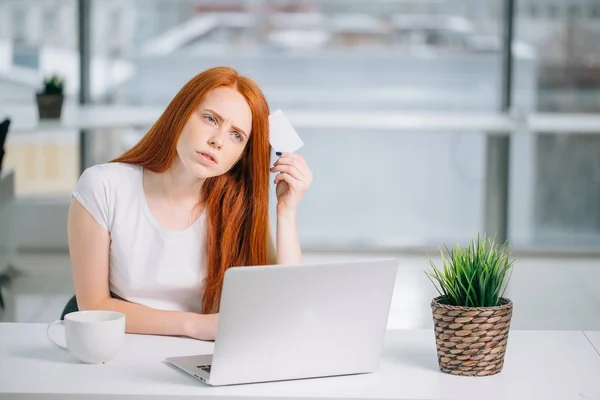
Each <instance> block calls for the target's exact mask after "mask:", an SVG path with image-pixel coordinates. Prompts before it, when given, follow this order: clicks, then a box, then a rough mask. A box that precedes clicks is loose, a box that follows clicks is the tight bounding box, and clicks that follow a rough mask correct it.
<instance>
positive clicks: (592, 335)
mask: <svg viewBox="0 0 600 400" xmlns="http://www.w3.org/2000/svg"><path fill="white" fill-rule="evenodd" d="M585 336H587V338H588V339H589V340H590V342H591V343H592V344H593V345H594V347H595V348H596V351H598V354H600V331H585Z"/></svg>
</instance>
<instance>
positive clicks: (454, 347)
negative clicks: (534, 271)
mask: <svg viewBox="0 0 600 400" xmlns="http://www.w3.org/2000/svg"><path fill="white" fill-rule="evenodd" d="M445 249H446V252H445V253H444V252H443V251H441V256H442V265H443V268H441V269H440V268H438V267H437V266H436V265H435V264H434V263H433V261H432V260H431V259H429V265H430V266H431V270H429V271H426V274H427V275H428V277H429V279H430V281H431V282H432V283H433V284H434V286H435V287H436V289H437V291H438V293H439V296H438V297H435V298H434V299H433V300H432V302H431V310H432V313H433V322H434V328H435V338H436V348H437V358H438V364H439V367H440V369H441V370H442V371H443V372H446V373H449V374H453V375H463V376H487V375H494V374H497V373H499V372H500V371H502V367H503V366H504V354H505V351H506V346H507V343H508V332H509V330H510V322H511V318H512V310H513V303H512V301H511V300H510V299H508V298H505V297H504V291H505V290H506V287H507V285H508V282H509V280H510V276H512V267H513V264H514V260H511V255H510V253H509V252H508V251H507V249H506V243H505V244H504V245H503V246H501V247H499V246H498V245H497V244H495V241H494V240H492V239H488V238H487V237H486V236H484V237H483V238H479V237H478V238H477V240H473V241H471V242H470V243H469V244H468V245H467V246H464V247H461V246H458V245H455V246H454V248H453V249H452V250H450V249H448V248H447V247H445ZM509 272H510V275H508V274H509Z"/></svg>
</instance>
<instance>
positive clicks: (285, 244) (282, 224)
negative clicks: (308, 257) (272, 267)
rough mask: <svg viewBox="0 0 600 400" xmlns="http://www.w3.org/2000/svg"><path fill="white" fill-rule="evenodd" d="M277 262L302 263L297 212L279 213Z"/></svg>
mask: <svg viewBox="0 0 600 400" xmlns="http://www.w3.org/2000/svg"><path fill="white" fill-rule="evenodd" d="M276 247H277V264H302V249H301V248H300V238H299V236H298V226H297V223H296V214H295V213H293V214H283V213H278V214H277V245H276Z"/></svg>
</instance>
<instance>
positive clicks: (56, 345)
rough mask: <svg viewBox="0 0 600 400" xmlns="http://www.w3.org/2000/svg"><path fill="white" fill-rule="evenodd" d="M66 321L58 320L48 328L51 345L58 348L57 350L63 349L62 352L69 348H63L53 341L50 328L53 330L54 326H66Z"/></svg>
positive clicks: (47, 333) (47, 334) (47, 332)
mask: <svg viewBox="0 0 600 400" xmlns="http://www.w3.org/2000/svg"><path fill="white" fill-rule="evenodd" d="M64 323H65V321H61V320H56V321H54V322H51V323H49V324H48V327H47V328H46V336H47V337H48V340H49V341H50V343H52V345H53V346H54V347H56V348H57V349H61V350H65V351H66V350H67V346H62V345H60V344H58V343H56V342H55V341H54V339H52V337H51V336H50V328H52V327H53V326H54V325H64Z"/></svg>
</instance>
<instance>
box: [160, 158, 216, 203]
mask: <svg viewBox="0 0 600 400" xmlns="http://www.w3.org/2000/svg"><path fill="white" fill-rule="evenodd" d="M151 175H152V178H151V182H150V183H151V185H152V189H153V190H156V191H160V192H161V194H162V195H163V196H165V197H166V198H167V199H168V200H170V201H174V202H186V201H194V202H197V201H198V200H199V196H200V190H201V189H202V185H203V184H204V181H205V179H201V178H198V177H196V176H194V175H192V174H190V173H189V172H188V171H186V169H185V167H184V166H183V164H182V163H181V161H179V160H174V161H173V165H171V167H170V168H169V169H168V170H167V171H165V172H163V173H161V174H154V173H153V174H151Z"/></svg>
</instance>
